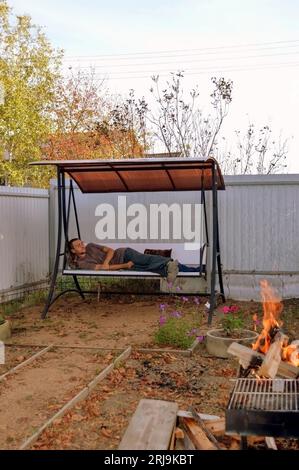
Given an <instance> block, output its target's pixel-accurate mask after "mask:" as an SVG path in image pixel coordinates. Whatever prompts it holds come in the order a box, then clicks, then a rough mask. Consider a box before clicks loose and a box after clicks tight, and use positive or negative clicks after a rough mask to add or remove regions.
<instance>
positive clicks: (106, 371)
mask: <svg viewBox="0 0 299 470" xmlns="http://www.w3.org/2000/svg"><path fill="white" fill-rule="evenodd" d="M131 350H132V349H131V346H130V347H129V348H127V349H126V350H125V351H124V352H123V353H122V354H121V355H120V356H119V357H117V358H116V359H115V361H114V362H113V363H112V364H110V365H109V366H107V367H106V368H105V369H104V370H103V371H102V372H100V373H99V374H98V375H97V376H96V377H95V378H94V379H93V380H92V381H91V382H89V384H88V385H87V386H86V387H84V388H83V389H82V390H81V391H80V392H79V393H77V395H75V396H74V397H73V398H72V399H71V400H70V401H69V402H68V403H66V404H65V405H64V406H63V407H62V408H61V409H60V410H59V411H57V413H55V415H54V416H52V418H50V419H49V420H48V421H46V422H45V423H44V424H43V425H42V426H41V427H40V428H39V429H38V430H37V431H36V432H35V433H34V434H33V435H32V436H30V437H29V438H28V439H27V440H26V441H25V442H23V444H22V445H21V447H20V448H19V450H25V449H28V448H29V447H31V446H32V445H33V444H34V442H36V441H37V439H38V438H39V436H40V435H41V434H42V433H43V431H44V430H45V429H47V428H48V427H49V426H50V425H51V424H53V422H54V421H55V420H56V419H58V418H60V417H61V416H63V415H64V414H65V413H66V412H67V411H68V410H70V409H71V408H73V407H74V406H75V405H76V404H77V403H78V402H79V401H81V400H84V399H85V398H87V397H88V395H89V394H90V392H91V390H93V389H94V388H95V386H96V385H97V384H98V383H99V382H100V381H101V380H103V379H104V378H105V377H106V376H107V375H108V374H109V373H110V372H111V371H112V370H113V369H114V367H115V366H116V365H117V364H118V363H119V361H123V360H124V359H125V358H127V357H128V356H129V355H130V353H131Z"/></svg>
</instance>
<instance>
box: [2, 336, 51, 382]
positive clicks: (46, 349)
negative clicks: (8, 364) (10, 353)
mask: <svg viewBox="0 0 299 470" xmlns="http://www.w3.org/2000/svg"><path fill="white" fill-rule="evenodd" d="M53 346H54V344H50V346H47V347H46V348H44V349H42V350H41V351H39V352H37V353H36V354H33V356H30V357H29V358H28V359H26V361H23V362H21V364H18V365H17V366H15V367H13V368H12V369H10V370H9V371H7V372H5V374H2V375H0V382H1V380H3V379H4V378H5V377H7V376H8V375H10V374H14V373H15V372H17V371H18V370H19V369H21V368H23V367H25V366H27V365H28V364H30V363H31V362H33V361H35V360H36V359H38V358H39V357H41V356H43V355H44V354H46V352H48V351H49V350H50V349H52V348H53Z"/></svg>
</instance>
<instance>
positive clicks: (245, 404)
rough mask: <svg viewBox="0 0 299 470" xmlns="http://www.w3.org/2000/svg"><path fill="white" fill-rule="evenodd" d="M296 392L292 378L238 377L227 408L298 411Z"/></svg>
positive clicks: (296, 388) (296, 383) (298, 401)
mask: <svg viewBox="0 0 299 470" xmlns="http://www.w3.org/2000/svg"><path fill="white" fill-rule="evenodd" d="M298 392H299V385H298V381H296V380H293V379H274V380H271V379H238V380H237V382H236V384H235V387H234V390H233V392H232V395H231V398H230V401H229V404H228V409H235V410H240V409H243V410H263V411H298V410H299V395H298Z"/></svg>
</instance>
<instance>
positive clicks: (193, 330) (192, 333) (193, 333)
mask: <svg viewBox="0 0 299 470" xmlns="http://www.w3.org/2000/svg"><path fill="white" fill-rule="evenodd" d="M196 333H197V329H196V328H192V330H190V331H189V333H187V335H188V336H195V335H196Z"/></svg>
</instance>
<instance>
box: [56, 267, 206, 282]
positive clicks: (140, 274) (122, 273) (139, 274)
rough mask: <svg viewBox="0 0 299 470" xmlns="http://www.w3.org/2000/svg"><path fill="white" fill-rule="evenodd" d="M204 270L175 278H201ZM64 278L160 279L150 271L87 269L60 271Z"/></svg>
mask: <svg viewBox="0 0 299 470" xmlns="http://www.w3.org/2000/svg"><path fill="white" fill-rule="evenodd" d="M204 272H205V269H204V266H203V269H202V272H179V273H178V275H177V278H180V277H183V278H186V277H193V278H194V277H195V278H198V277H202V275H203V274H204ZM62 274H63V275H64V276H96V277H116V278H117V277H122V278H125V277H127V278H131V279H132V278H133V279H134V278H148V279H154V278H159V277H160V278H161V279H163V278H162V277H161V276H160V275H159V274H156V273H152V272H150V271H130V270H128V269H122V270H117V271H106V270H98V271H95V270H89V269H64V270H63V271H62Z"/></svg>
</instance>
